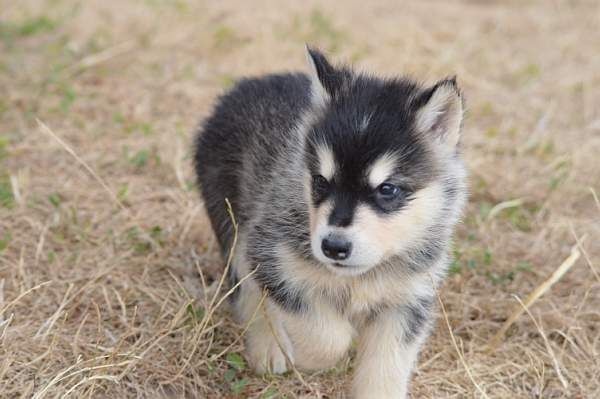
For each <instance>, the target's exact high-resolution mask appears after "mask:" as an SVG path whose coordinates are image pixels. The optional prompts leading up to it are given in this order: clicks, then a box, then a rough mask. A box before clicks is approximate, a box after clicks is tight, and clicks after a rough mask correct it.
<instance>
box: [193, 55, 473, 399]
mask: <svg viewBox="0 0 600 399" xmlns="http://www.w3.org/2000/svg"><path fill="white" fill-rule="evenodd" d="M307 58H308V61H309V65H310V73H309V74H304V73H286V74H273V75H267V76H263V77H258V78H251V79H243V80H241V81H240V82H238V83H237V84H236V85H235V86H234V87H233V88H232V89H231V90H230V91H229V92H228V93H226V94H225V95H224V96H222V97H221V98H220V99H219V101H218V102H217V105H216V107H215V109H214V112H213V113H212V115H210V116H209V117H208V118H207V119H206V120H205V122H204V123H203V125H202V127H201V128H200V131H199V132H198V135H197V139H196V142H195V158H194V161H195V169H196V172H197V176H198V182H199V185H200V188H201V193H202V197H203V199H204V204H205V206H206V210H207V212H208V215H209V217H210V220H211V224H212V227H213V229H214V231H215V234H216V236H217V238H218V241H219V244H220V248H221V250H222V253H223V255H224V256H227V255H228V254H229V253H230V251H233V261H232V263H231V265H230V268H229V270H228V280H229V282H230V284H231V286H232V287H236V286H237V288H236V290H235V292H234V294H233V295H232V303H233V309H234V313H235V317H236V318H237V320H238V321H239V322H240V323H242V324H244V325H245V324H248V325H249V328H248V330H247V333H246V337H245V338H246V357H247V359H248V361H249V362H250V364H251V365H252V367H253V368H254V369H255V370H256V371H257V372H258V373H265V372H272V373H283V372H285V371H286V370H287V369H288V368H289V367H290V366H291V364H294V365H295V366H296V367H298V368H300V369H309V370H311V369H323V368H328V367H331V366H334V365H335V364H336V362H338V360H339V359H340V358H341V357H343V356H344V355H345V354H346V353H347V352H348V349H349V347H350V345H351V343H352V341H353V339H355V338H356V339H357V342H358V349H357V357H356V362H357V363H356V366H355V367H354V378H353V386H352V390H353V392H352V394H353V397H355V398H370V399H373V398H404V397H406V395H407V390H408V383H409V379H410V375H411V370H412V368H413V366H414V363H415V361H416V359H417V354H418V352H419V348H420V347H421V345H422V344H423V343H424V341H425V340H426V338H427V336H428V333H429V331H430V330H431V327H432V323H433V316H432V312H433V311H434V307H435V306H434V302H435V287H436V286H437V285H439V284H440V282H441V280H442V278H443V277H444V275H445V274H446V270H447V267H448V264H449V248H450V244H451V237H452V234H453V230H454V226H455V224H456V222H457V220H458V219H459V216H460V214H461V210H462V208H463V205H464V202H465V197H466V187H465V185H466V172H465V168H464V165H463V161H462V160H461V152H460V149H459V142H460V129H461V121H462V115H463V101H462V97H461V92H460V91H459V89H458V87H457V84H456V81H455V79H445V80H441V81H439V82H438V83H436V84H434V85H433V86H430V87H424V86H422V85H420V84H418V83H416V82H414V81H412V80H409V79H406V78H391V79H390V78H386V79H383V78H378V77H375V76H372V75H367V74H363V73H358V72H355V71H353V70H352V69H351V68H349V67H346V66H333V65H332V64H331V63H330V62H329V61H328V60H327V59H326V57H325V56H324V55H323V54H322V53H321V52H319V51H317V50H315V49H310V48H307ZM226 200H228V201H229V203H230V204H231V208H232V211H233V214H234V215H235V219H236V222H237V224H238V226H239V229H238V232H237V236H236V239H237V240H236V243H237V244H236V246H235V248H232V246H233V243H234V228H233V227H234V225H233V221H232V218H231V217H230V215H229V213H228V206H227V204H226ZM248 274H251V275H250V276H249V277H248V278H246V279H244V280H243V282H242V283H241V284H239V282H240V281H241V279H242V278H244V277H245V276H247V275H248Z"/></svg>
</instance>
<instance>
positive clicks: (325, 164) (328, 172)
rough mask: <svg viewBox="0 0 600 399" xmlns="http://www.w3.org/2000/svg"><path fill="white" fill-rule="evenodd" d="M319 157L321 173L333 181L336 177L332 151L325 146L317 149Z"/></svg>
mask: <svg viewBox="0 0 600 399" xmlns="http://www.w3.org/2000/svg"><path fill="white" fill-rule="evenodd" d="M317 157H318V159H319V173H320V174H321V176H323V177H324V178H326V179H327V180H331V178H332V177H333V175H335V159H334V158H333V153H332V152H331V149H329V148H328V147H325V146H319V147H318V148H317Z"/></svg>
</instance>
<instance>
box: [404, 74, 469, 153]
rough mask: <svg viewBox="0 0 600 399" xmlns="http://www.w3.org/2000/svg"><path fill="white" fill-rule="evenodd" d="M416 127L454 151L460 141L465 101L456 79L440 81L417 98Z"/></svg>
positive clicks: (415, 104)
mask: <svg viewBox="0 0 600 399" xmlns="http://www.w3.org/2000/svg"><path fill="white" fill-rule="evenodd" d="M413 104H414V106H415V107H416V108H417V113H416V126H417V129H418V130H419V131H420V132H423V133H425V134H428V135H431V136H432V137H434V138H435V139H437V140H438V141H439V142H440V143H442V144H444V145H446V146H447V147H448V148H451V149H454V148H456V146H457V145H458V142H459V140H460V128H461V123H462V117H463V99H462V96H461V93H460V90H459V89H458V86H457V84H456V78H455V77H453V78H449V79H445V80H442V81H439V82H438V83H436V84H435V85H433V86H432V87H431V88H429V89H427V90H425V91H424V92H423V93H422V94H421V95H420V96H419V97H417V99H416V101H415V103H413Z"/></svg>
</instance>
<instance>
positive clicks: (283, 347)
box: [246, 326, 294, 374]
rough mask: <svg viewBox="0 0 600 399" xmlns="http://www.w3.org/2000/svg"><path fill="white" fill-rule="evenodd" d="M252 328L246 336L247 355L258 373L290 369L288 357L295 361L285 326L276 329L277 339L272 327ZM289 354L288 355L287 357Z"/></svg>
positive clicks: (274, 372)
mask: <svg viewBox="0 0 600 399" xmlns="http://www.w3.org/2000/svg"><path fill="white" fill-rule="evenodd" d="M264 327H266V328H253V329H250V330H249V331H248V333H247V336H246V357H247V359H248V362H249V363H250V366H251V367H252V368H253V369H254V371H255V372H256V373H257V374H265V373H273V374H282V373H285V372H286V371H287V370H288V359H289V361H291V362H292V364H293V362H294V359H293V351H292V344H291V342H290V339H289V338H288V336H287V334H286V332H285V331H284V330H283V328H278V329H277V331H276V334H277V339H276V338H275V337H274V336H273V333H272V332H271V330H270V328H268V326H264ZM284 352H285V353H284ZM286 354H287V357H286Z"/></svg>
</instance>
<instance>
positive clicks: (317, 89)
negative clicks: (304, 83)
mask: <svg viewBox="0 0 600 399" xmlns="http://www.w3.org/2000/svg"><path fill="white" fill-rule="evenodd" d="M306 59H307V61H308V65H309V67H310V77H311V93H312V102H313V104H316V105H325V104H326V103H327V102H328V101H329V100H330V99H331V96H332V95H333V93H335V88H336V85H337V79H338V77H337V73H336V70H335V68H334V67H333V66H332V65H331V64H330V63H329V61H327V58H325V56H324V55H323V53H321V52H320V51H319V50H316V49H314V48H312V47H310V46H309V45H306Z"/></svg>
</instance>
